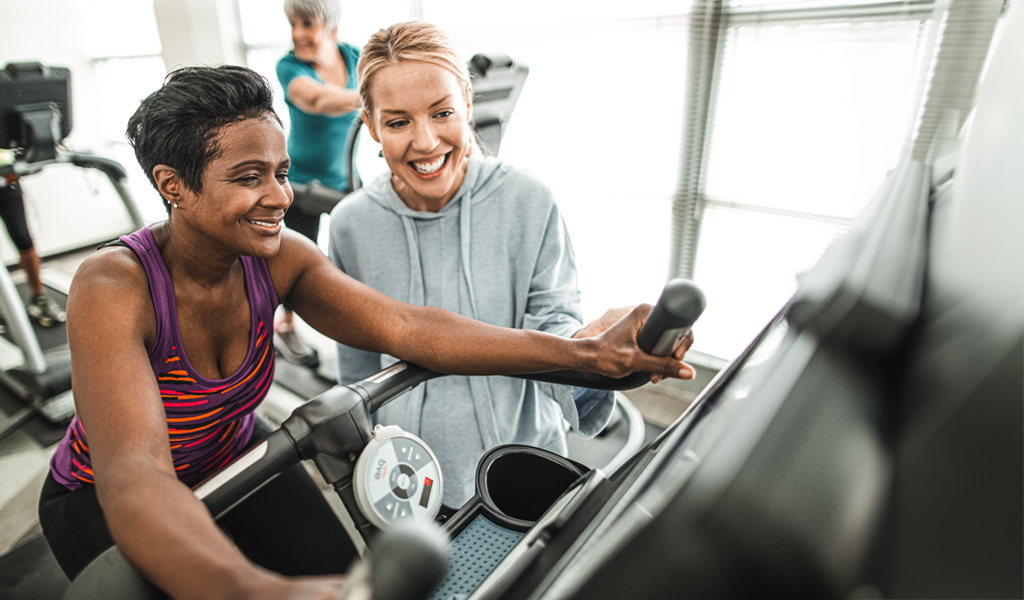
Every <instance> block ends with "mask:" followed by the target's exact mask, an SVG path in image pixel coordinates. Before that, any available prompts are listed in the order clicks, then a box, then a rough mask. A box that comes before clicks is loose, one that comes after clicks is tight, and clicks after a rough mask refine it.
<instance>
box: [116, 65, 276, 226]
mask: <svg viewBox="0 0 1024 600" xmlns="http://www.w3.org/2000/svg"><path fill="white" fill-rule="evenodd" d="M271 116H272V117H273V118H274V120H276V121H277V122H278V124H280V123H281V119H280V118H278V116H277V113H275V112H274V92H273V91H272V90H271V88H270V83H269V82H268V81H267V80H266V78H264V77H263V76H262V75H260V74H259V73H257V72H255V71H253V70H251V69H247V68H245V67H239V66H234V65H224V66H219V67H184V68H181V69H177V70H175V71H172V72H171V73H169V74H168V75H167V77H166V78H165V79H164V84H163V85H162V86H161V87H160V89H158V90H157V91H155V92H153V93H152V94H150V95H149V96H148V97H147V98H146V99H145V100H143V101H142V103H141V104H140V105H139V108H138V110H136V111H135V114H134V115H132V118H131V119H129V120H128V131H127V132H126V133H125V136H126V137H127V138H128V143H129V144H131V145H132V148H134V149H135V158H136V159H138V161H139V165H140V166H141V167H142V170H143V171H145V172H146V176H147V177H149V182H150V183H152V184H153V187H156V179H154V177H153V168H154V167H156V166H157V165H160V164H164V165H167V166H169V167H171V168H173V169H174V170H175V171H177V173H178V177H180V178H181V181H182V183H183V184H184V185H185V187H187V188H188V189H190V190H192V191H194V192H200V191H202V187H203V172H204V170H205V169H206V166H207V165H208V164H210V161H212V160H214V159H215V158H217V156H218V155H219V154H220V148H219V147H218V145H217V134H218V132H219V131H220V129H221V128H222V127H224V126H225V125H230V124H232V123H237V122H239V121H244V120H246V119H252V118H261V117H262V118H266V117H271ZM168 210H170V207H169V205H168Z"/></svg>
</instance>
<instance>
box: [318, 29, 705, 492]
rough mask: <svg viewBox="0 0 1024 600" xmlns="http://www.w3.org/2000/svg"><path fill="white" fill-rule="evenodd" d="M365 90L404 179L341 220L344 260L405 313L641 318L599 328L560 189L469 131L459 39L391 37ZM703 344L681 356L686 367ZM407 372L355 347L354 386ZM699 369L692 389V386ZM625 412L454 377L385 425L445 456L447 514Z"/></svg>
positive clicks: (386, 182) (376, 134) (514, 385)
mask: <svg viewBox="0 0 1024 600" xmlns="http://www.w3.org/2000/svg"><path fill="white" fill-rule="evenodd" d="M359 91H360V94H361V95H362V100H363V111H362V118H363V121H364V122H365V123H366V125H367V129H368V131H369V133H370V135H371V136H372V137H373V139H374V140H376V141H378V142H380V144H381V146H382V155H383V157H384V158H385V160H386V161H387V164H388V167H389V169H390V172H388V173H385V174H384V175H382V176H381V177H380V178H378V179H376V180H375V181H373V182H372V183H370V184H369V185H367V186H365V187H362V188H360V189H358V190H356V191H355V192H353V193H352V194H350V195H349V196H348V197H347V198H346V199H345V201H344V202H342V203H340V204H339V205H338V206H337V207H335V209H334V211H333V212H332V214H331V235H330V243H329V256H330V258H331V260H332V262H334V264H335V265H337V266H338V267H339V268H340V269H341V270H343V271H345V272H346V273H347V274H349V275H351V276H352V277H354V278H355V279H357V280H359V281H362V282H363V283H366V284H367V285H369V286H371V287H373V288H374V289H377V290H380V291H382V292H384V293H385V294H387V295H389V296H391V297H393V298H396V299H398V300H402V301H403V302H409V303H411V304H418V305H424V306H435V307H440V308H445V309H448V310H450V311H452V312H456V313H459V314H462V315H465V316H468V317H470V318H472V319H476V320H480V321H484V322H487V323H491V324H493V325H499V326H502V327H511V328H515V329H524V330H535V331H542V332H546V333H550V334H554V335H556V336H562V337H566V338H571V337H586V336H589V335H593V333H594V332H595V331H601V330H603V329H604V328H606V327H607V326H608V325H609V324H611V323H614V322H615V321H616V320H617V319H618V318H619V317H621V316H622V315H623V314H625V313H626V312H627V311H628V310H629V309H617V310H612V311H609V313H607V314H606V315H605V316H604V317H602V318H601V319H599V320H598V321H595V322H594V323H592V324H590V325H588V326H587V327H583V322H582V318H583V315H582V311H581V309H580V302H579V297H580V293H579V290H578V289H577V287H576V261H575V257H574V255H573V251H572V244H571V243H570V241H569V233H568V231H567V230H566V227H565V224H564V223H563V221H562V217H561V214H560V213H559V210H558V206H557V204H556V203H555V201H554V198H553V197H552V194H551V191H550V190H549V189H548V188H547V186H545V185H544V184H543V183H542V182H540V181H539V180H537V179H536V178H535V177H533V176H532V175H530V174H529V173H527V172H525V171H522V170H520V169H517V168H515V167H513V166H512V165H510V164H508V163H506V162H504V161H501V160H498V159H497V158H494V157H485V156H483V155H482V152H481V151H480V149H479V148H478V147H477V144H476V142H475V141H474V137H473V133H472V130H471V128H470V125H469V120H470V117H471V114H472V101H471V98H472V91H471V89H470V80H469V74H468V72H467V69H466V65H465V63H464V62H463V61H462V59H461V58H460V57H459V55H458V53H457V52H456V51H455V49H454V45H453V43H452V41H451V39H449V38H448V36H447V35H446V34H445V33H444V32H443V31H441V30H440V29H438V28H437V27H436V26H434V25H431V24H428V23H423V22H409V23H399V24H396V25H393V26H391V27H389V28H387V29H382V30H380V31H378V32H377V33H376V34H374V35H373V36H372V37H371V38H370V41H369V42H368V43H367V44H366V46H365V47H364V48H363V52H362V56H361V58H360V60H359ZM692 341H693V338H692V336H690V337H688V338H687V340H686V342H685V343H684V344H683V345H682V346H681V347H680V350H679V355H678V356H679V357H680V358H681V357H682V354H683V353H685V351H686V350H687V349H688V348H689V346H690V344H691V343H692ZM394 360H395V359H394V358H392V357H390V356H387V355H386V354H381V353H377V352H372V351H369V352H368V351H365V350H361V349H357V348H353V347H349V346H345V345H339V346H338V368H339V383H341V384H349V383H353V382H355V381H359V380H360V379H363V378H365V377H368V376H370V375H372V374H373V373H375V372H377V371H379V370H380V369H381V368H383V367H386V366H388V365H389V364H390V363H391V362H393V361H394ZM686 369H687V370H686V371H685V374H684V375H683V377H684V378H689V377H692V376H693V372H692V370H690V367H686ZM613 408H614V396H613V394H612V393H610V392H603V391H595V390H587V389H583V388H575V389H574V388H572V387H570V386H565V385H553V384H547V383H539V382H534V381H525V380H522V379H512V378H508V377H445V378H442V379H435V380H432V381H428V382H426V383H425V384H422V385H420V386H417V388H415V389H414V390H412V391H411V392H410V393H409V394H406V395H405V396H403V397H401V398H398V399H397V400H395V401H394V402H392V403H391V404H389V405H388V406H385V407H384V408H383V409H381V410H379V411H377V413H375V416H374V419H375V421H376V422H377V423H381V424H385V425H399V426H400V427H402V429H404V430H406V431H409V432H411V433H413V434H415V435H418V436H420V437H421V438H422V439H423V440H424V441H425V442H426V443H427V444H428V445H429V446H430V447H431V448H432V449H433V450H434V452H435V453H436V454H437V456H438V460H439V461H440V463H441V470H442V471H443V472H444V476H445V484H444V504H445V506H446V507H448V508H449V509H457V508H458V507H459V506H461V505H462V504H463V503H464V502H465V501H466V500H467V499H468V498H469V497H471V496H472V495H473V493H474V474H475V472H476V465H477V462H478V461H479V459H480V457H481V456H482V455H483V454H484V453H485V452H486V451H487V450H489V449H490V448H493V447H495V446H498V445H500V444H512V443H515V444H527V445H531V446H537V447H540V448H545V449H547V450H551V451H553V452H556V453H559V454H562V455H565V454H566V452H567V450H568V448H567V444H566V433H565V427H564V425H563V418H564V419H565V420H566V421H568V423H569V424H570V425H571V426H572V427H573V428H574V429H575V430H576V431H577V432H578V433H580V434H581V435H583V436H587V437H588V436H593V435H595V434H597V433H598V432H600V431H601V429H603V428H604V426H605V424H606V423H607V422H608V420H609V417H610V416H611V413H612V409H613Z"/></svg>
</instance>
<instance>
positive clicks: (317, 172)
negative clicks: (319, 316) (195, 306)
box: [274, 0, 360, 368]
mask: <svg viewBox="0 0 1024 600" xmlns="http://www.w3.org/2000/svg"><path fill="white" fill-rule="evenodd" d="M284 12H285V15H286V16H287V17H288V23H289V24H290V25H291V29H292V45H293V47H294V50H292V51H291V52H289V53H288V54H287V55H286V56H285V57H284V58H282V59H281V60H280V61H279V62H278V63H277V78H278V80H279V81H280V82H281V87H282V88H284V91H285V102H286V103H287V105H288V115H289V117H290V119H291V129H290V131H289V132H288V154H289V155H290V156H291V159H292V165H291V169H290V170H289V171H288V177H289V179H290V180H291V181H292V183H300V184H301V183H309V182H311V181H313V180H317V181H319V182H320V183H321V184H323V185H325V186H327V187H329V188H333V189H335V190H339V191H343V190H346V189H347V188H348V187H349V177H350V176H351V174H350V173H348V169H347V166H346V161H345V139H346V137H347V136H348V133H349V129H350V128H351V127H352V126H353V125H356V126H358V125H359V121H358V116H359V113H358V109H359V107H360V99H359V92H358V91H357V89H356V63H357V61H358V60H359V49H358V48H357V47H355V46H352V45H350V44H345V43H338V20H339V18H340V16H341V8H340V6H339V4H338V0H285V3H284ZM314 213H315V211H312V212H303V209H302V207H301V206H298V205H297V206H295V207H293V209H292V210H290V211H288V214H287V215H286V216H285V224H287V225H288V228H289V229H292V230H295V231H297V232H299V233H301V234H302V235H305V236H306V237H308V238H309V239H311V240H313V241H314V242H316V239H317V234H318V232H319V230H320V215H319V214H314ZM274 330H275V333H276V335H275V341H276V344H275V345H276V347H277V349H278V351H279V352H281V354H282V356H283V357H284V358H285V360H288V361H289V362H293V363H296V364H300V365H305V366H308V367H313V368H315V367H316V366H317V364H318V363H319V359H318V357H317V353H316V350H315V349H313V348H312V347H310V346H309V345H308V344H306V343H305V342H304V341H303V340H302V339H301V338H299V336H298V334H296V332H295V325H294V313H293V312H292V310H291V307H290V306H288V305H287V304H285V305H284V307H283V310H282V311H281V314H280V316H279V317H278V319H277V322H276V323H275V326H274Z"/></svg>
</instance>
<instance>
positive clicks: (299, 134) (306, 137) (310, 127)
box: [277, 44, 359, 191]
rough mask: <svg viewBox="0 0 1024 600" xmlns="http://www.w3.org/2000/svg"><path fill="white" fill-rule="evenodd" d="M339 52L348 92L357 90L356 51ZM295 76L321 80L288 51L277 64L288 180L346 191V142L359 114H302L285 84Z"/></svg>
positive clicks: (345, 47)
mask: <svg viewBox="0 0 1024 600" xmlns="http://www.w3.org/2000/svg"><path fill="white" fill-rule="evenodd" d="M338 51H339V52H341V58H342V60H344V61H345V66H346V67H347V68H348V85H347V86H346V87H347V89H350V90H354V89H356V63H357V62H358V61H359V49H358V48H356V47H355V46H351V45H349V44H338ZM296 77H309V78H311V79H313V81H316V82H318V83H320V84H323V82H324V81H323V79H321V78H320V75H318V74H317V72H316V69H314V68H313V65H312V64H310V63H307V62H303V61H301V60H299V59H298V58H296V56H295V52H294V51H293V52H289V53H288V54H287V55H286V56H285V57H284V58H282V59H281V60H280V61H278V63H277V79H278V81H280V82H281V87H282V88H284V96H285V102H286V103H287V104H288V116H289V117H290V118H291V131H289V132H288V155H289V156H290V157H291V159H292V166H291V169H289V171H288V177H289V179H291V180H292V181H295V182H296V183H309V182H310V181H312V180H314V179H318V180H320V183H322V184H324V185H326V186H328V187H332V188H334V189H336V190H341V191H345V190H346V189H347V188H348V172H347V171H346V169H345V140H346V139H347V138H348V130H349V128H351V127H352V124H353V123H355V124H357V125H358V124H359V111H357V110H353V111H351V112H347V113H344V114H341V115H338V116H335V117H330V116H327V115H317V114H312V113H308V112H305V111H304V110H302V109H301V108H299V107H297V106H295V105H294V104H292V101H291V99H290V98H288V85H289V84H291V82H292V80H293V79H295V78H296Z"/></svg>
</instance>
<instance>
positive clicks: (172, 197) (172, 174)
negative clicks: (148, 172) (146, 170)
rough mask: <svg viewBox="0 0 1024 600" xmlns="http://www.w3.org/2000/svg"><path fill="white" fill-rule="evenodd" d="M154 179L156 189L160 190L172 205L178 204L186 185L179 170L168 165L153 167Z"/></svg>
mask: <svg viewBox="0 0 1024 600" xmlns="http://www.w3.org/2000/svg"><path fill="white" fill-rule="evenodd" d="M153 181H155V182H156V191H158V192H160V195H161V196H163V198H164V200H166V201H167V202H168V203H169V204H170V205H171V206H178V204H179V203H180V202H181V199H182V197H183V192H184V187H185V186H184V185H183V184H182V182H181V179H180V178H179V177H178V172H177V171H175V170H174V169H173V168H172V167H168V166H167V165H157V166H155V167H153Z"/></svg>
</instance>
